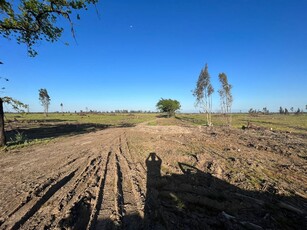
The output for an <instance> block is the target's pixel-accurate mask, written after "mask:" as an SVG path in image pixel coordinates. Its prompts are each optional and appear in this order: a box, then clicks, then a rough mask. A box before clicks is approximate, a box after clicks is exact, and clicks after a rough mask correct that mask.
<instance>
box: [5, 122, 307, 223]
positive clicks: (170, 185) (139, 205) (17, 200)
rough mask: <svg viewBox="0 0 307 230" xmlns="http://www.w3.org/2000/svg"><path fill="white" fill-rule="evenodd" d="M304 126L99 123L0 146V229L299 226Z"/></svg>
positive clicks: (305, 182)
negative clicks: (101, 126) (83, 130)
mask: <svg viewBox="0 0 307 230" xmlns="http://www.w3.org/2000/svg"><path fill="white" fill-rule="evenodd" d="M306 160H307V136H306V135H294V134H291V133H281V132H273V131H270V130H256V129H246V130H239V129H232V128H223V127H212V128H209V127H192V126H187V125H181V126H147V125H144V124H143V125H139V126H136V127H128V128H108V129H105V130H101V131H96V132H92V133H87V134H80V135H75V136H71V137H63V138H57V139H55V140H53V141H51V142H49V143H47V144H39V145H33V146H29V147H25V148H19V149H15V150H9V151H6V152H2V153H0V175H1V177H0V217H1V219H0V229H307V224H306V223H307V174H306V172H307V164H306Z"/></svg>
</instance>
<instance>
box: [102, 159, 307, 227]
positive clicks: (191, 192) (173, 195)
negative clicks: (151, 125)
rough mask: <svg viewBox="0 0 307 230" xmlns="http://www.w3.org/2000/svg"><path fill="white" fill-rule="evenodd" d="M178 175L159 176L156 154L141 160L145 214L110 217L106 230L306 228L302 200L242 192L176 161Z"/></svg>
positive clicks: (306, 209)
mask: <svg viewBox="0 0 307 230" xmlns="http://www.w3.org/2000/svg"><path fill="white" fill-rule="evenodd" d="M178 164H179V167H180V169H181V170H182V174H172V175H166V176H161V165H162V160H161V159H160V158H159V157H158V156H157V154H156V153H150V154H149V156H148V158H147V159H146V166H147V194H146V203H145V215H144V218H143V219H141V218H140V217H139V216H137V215H132V216H129V215H127V216H123V217H121V225H118V223H116V224H115V223H113V222H112V221H111V220H110V219H107V220H99V222H105V224H106V225H104V226H107V228H106V229H307V224H306V222H307V216H306V215H307V202H306V199H304V198H302V197H299V196H296V195H293V196H289V197H286V196H281V195H277V194H274V190H270V188H268V189H266V191H265V192H262V191H246V190H242V189H240V188H238V187H236V186H233V185H231V184H229V183H227V182H225V181H223V180H220V179H218V178H216V177H214V176H212V175H211V174H210V173H205V172H202V171H201V170H199V169H197V168H195V167H193V166H191V165H188V164H185V163H178Z"/></svg>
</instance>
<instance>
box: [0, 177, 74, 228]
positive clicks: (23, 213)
mask: <svg viewBox="0 0 307 230" xmlns="http://www.w3.org/2000/svg"><path fill="white" fill-rule="evenodd" d="M75 173H76V171H73V172H71V173H69V174H68V175H66V176H64V177H62V178H61V179H60V180H58V181H56V182H54V183H52V184H51V186H50V187H49V188H48V189H47V191H46V192H45V193H44V194H43V195H42V196H41V197H35V198H33V199H32V200H31V202H28V203H27V204H26V205H23V206H22V207H21V208H19V209H18V211H16V212H15V213H14V214H12V215H11V216H13V217H14V221H10V220H8V221H7V222H6V225H5V226H3V227H4V228H1V229H7V228H10V229H19V228H20V226H21V225H23V224H24V223H25V222H26V221H27V220H28V219H30V218H31V217H32V216H33V215H34V214H35V213H36V212H37V211H38V210H39V209H40V208H41V207H42V206H43V205H44V204H45V203H46V202H47V201H48V200H49V199H50V198H51V197H52V196H53V195H54V194H55V193H56V192H57V191H58V190H59V189H60V188H61V187H63V186H64V185H65V184H66V183H67V182H68V181H70V180H71V179H72V177H73V176H74V175H75ZM29 206H30V207H29ZM16 219H17V220H16Z"/></svg>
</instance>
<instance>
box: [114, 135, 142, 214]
mask: <svg viewBox="0 0 307 230" xmlns="http://www.w3.org/2000/svg"><path fill="white" fill-rule="evenodd" d="M119 155H120V158H119V159H120V160H121V164H122V166H123V167H124V168H125V171H126V172H127V173H126V175H127V177H128V178H129V179H127V181H129V182H130V184H129V185H127V187H129V188H131V189H130V191H131V190H132V192H133V195H134V200H135V203H136V205H137V213H138V215H139V216H140V217H142V218H143V217H144V206H145V190H146V178H144V177H142V176H144V175H146V171H145V170H144V168H143V167H141V166H142V165H141V164H140V163H139V162H135V160H134V159H133V158H132V155H131V152H130V150H129V146H128V141H127V138H126V135H125V134H124V135H122V137H121V138H120V146H119ZM134 215H135V214H134Z"/></svg>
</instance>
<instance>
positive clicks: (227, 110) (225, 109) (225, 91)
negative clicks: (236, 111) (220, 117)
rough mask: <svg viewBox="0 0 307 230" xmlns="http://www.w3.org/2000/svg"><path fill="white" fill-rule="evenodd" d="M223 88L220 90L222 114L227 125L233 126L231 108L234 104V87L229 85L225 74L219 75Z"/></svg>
mask: <svg viewBox="0 0 307 230" xmlns="http://www.w3.org/2000/svg"><path fill="white" fill-rule="evenodd" d="M219 80H220V83H221V84H222V85H221V88H220V89H219V90H218V92H219V95H220V100H221V112H222V114H224V115H225V117H226V123H227V124H228V125H231V106H232V102H233V98H232V94H231V89H232V85H230V84H229V83H228V78H227V75H226V74H225V73H220V74H219Z"/></svg>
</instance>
